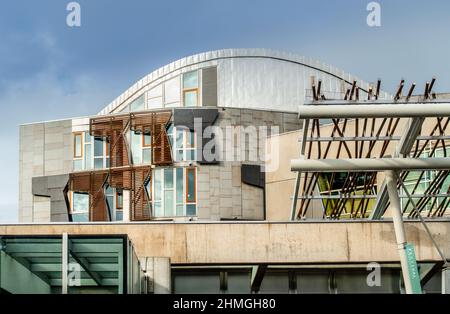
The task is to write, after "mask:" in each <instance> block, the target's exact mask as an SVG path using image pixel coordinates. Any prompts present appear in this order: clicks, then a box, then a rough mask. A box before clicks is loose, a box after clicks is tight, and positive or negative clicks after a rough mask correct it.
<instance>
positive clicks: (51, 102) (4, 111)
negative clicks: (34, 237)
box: [0, 34, 117, 222]
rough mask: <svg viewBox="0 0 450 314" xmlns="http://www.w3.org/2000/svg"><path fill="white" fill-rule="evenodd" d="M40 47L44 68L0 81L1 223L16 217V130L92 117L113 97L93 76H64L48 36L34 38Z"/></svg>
mask: <svg viewBox="0 0 450 314" xmlns="http://www.w3.org/2000/svg"><path fill="white" fill-rule="evenodd" d="M34 38H35V39H34V40H35V41H36V42H39V43H40V47H44V48H45V49H44V50H45V51H46V56H47V59H52V58H53V57H54V58H53V61H48V62H47V64H46V66H45V68H42V69H39V70H38V71H37V72H34V73H31V72H30V73H29V75H27V76H21V77H15V78H14V79H8V80H3V81H2V87H1V89H0V115H1V116H2V117H7V118H6V119H5V118H4V119H3V121H2V123H0V144H1V147H3V148H4V149H6V153H5V154H2V157H1V162H2V164H3V165H7V167H5V166H4V168H3V170H2V177H3V178H5V180H1V181H0V198H1V203H0V222H2V221H6V220H8V221H11V220H12V221H14V220H15V219H16V217H17V212H18V176H19V125H20V124H23V123H31V122H39V121H45V120H55V119H61V118H70V117H76V116H85V115H91V114H94V113H96V112H98V111H99V110H100V109H101V108H102V107H104V106H105V105H107V104H108V103H109V102H110V101H111V99H112V98H113V97H114V96H115V95H116V94H117V92H116V91H115V90H113V89H112V87H111V86H110V85H109V84H108V82H107V81H105V80H103V79H100V78H99V77H98V76H97V75H95V74H94V73H86V72H85V73H77V72H76V71H73V72H67V70H66V69H67V67H66V65H65V64H64V62H62V61H58V60H59V59H60V53H59V51H58V49H57V48H56V47H55V45H56V44H55V40H54V38H53V37H52V36H51V35H49V34H39V35H37V36H35V37H34Z"/></svg>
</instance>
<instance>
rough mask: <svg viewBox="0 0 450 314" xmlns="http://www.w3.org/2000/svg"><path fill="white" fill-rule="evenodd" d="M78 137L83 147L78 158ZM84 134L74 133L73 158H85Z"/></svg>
mask: <svg viewBox="0 0 450 314" xmlns="http://www.w3.org/2000/svg"><path fill="white" fill-rule="evenodd" d="M77 136H79V137H80V146H81V155H79V156H77V155H76V152H77V149H76V138H77ZM83 137H84V132H76V133H73V158H74V159H75V158H76V159H82V158H83V157H84V147H83V146H84V138H83Z"/></svg>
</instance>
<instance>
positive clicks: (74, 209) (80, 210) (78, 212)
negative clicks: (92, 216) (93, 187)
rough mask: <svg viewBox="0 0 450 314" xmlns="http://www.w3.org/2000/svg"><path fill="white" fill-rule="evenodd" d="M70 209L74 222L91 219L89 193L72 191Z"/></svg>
mask: <svg viewBox="0 0 450 314" xmlns="http://www.w3.org/2000/svg"><path fill="white" fill-rule="evenodd" d="M70 205H71V206H70V210H71V214H72V220H73V221H74V222H82V221H89V194H88V193H82V192H72V193H71V202H70Z"/></svg>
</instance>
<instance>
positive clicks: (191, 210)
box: [186, 204, 197, 216]
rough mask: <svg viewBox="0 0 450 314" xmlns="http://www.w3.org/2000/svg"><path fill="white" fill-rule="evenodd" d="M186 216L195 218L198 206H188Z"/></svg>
mask: <svg viewBox="0 0 450 314" xmlns="http://www.w3.org/2000/svg"><path fill="white" fill-rule="evenodd" d="M186 215H187V216H195V215H197V205H195V204H186Z"/></svg>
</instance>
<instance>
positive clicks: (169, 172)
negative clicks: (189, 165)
mask: <svg viewBox="0 0 450 314" xmlns="http://www.w3.org/2000/svg"><path fill="white" fill-rule="evenodd" d="M164 188H165V189H173V169H171V168H166V169H164Z"/></svg>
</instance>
